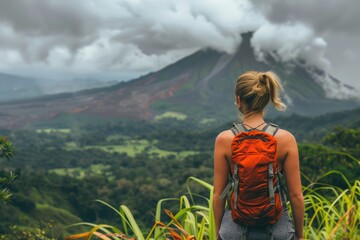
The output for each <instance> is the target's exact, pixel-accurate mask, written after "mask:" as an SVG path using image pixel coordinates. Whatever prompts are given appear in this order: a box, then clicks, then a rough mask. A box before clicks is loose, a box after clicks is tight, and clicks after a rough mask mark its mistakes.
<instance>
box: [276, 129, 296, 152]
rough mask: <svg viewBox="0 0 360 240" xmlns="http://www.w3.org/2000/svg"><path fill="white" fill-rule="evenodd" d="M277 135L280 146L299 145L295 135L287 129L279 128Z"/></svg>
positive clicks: (291, 146) (292, 146)
mask: <svg viewBox="0 0 360 240" xmlns="http://www.w3.org/2000/svg"><path fill="white" fill-rule="evenodd" d="M275 137H276V139H277V141H278V144H279V146H280V147H285V148H289V147H290V148H294V147H297V142H296V138H295V136H294V135H293V134H292V133H291V132H289V131H287V130H285V129H279V131H278V132H277V133H276V135H275Z"/></svg>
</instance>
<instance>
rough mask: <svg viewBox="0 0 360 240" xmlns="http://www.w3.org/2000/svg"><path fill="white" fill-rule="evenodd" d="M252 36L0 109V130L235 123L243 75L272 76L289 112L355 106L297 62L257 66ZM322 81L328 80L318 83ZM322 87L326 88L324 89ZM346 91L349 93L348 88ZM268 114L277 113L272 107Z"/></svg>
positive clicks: (314, 112)
mask: <svg viewBox="0 0 360 240" xmlns="http://www.w3.org/2000/svg"><path fill="white" fill-rule="evenodd" d="M251 36H252V35H251V33H249V34H244V35H243V42H242V44H241V45H240V46H239V48H238V50H237V51H236V53H235V54H231V55H229V54H225V53H220V52H217V51H214V50H211V49H207V50H201V51H198V52H196V53H194V54H192V55H190V56H188V57H185V58H183V59H181V60H180V61H178V62H176V63H174V64H171V65H169V66H167V67H165V68H164V69H162V70H160V71H158V72H154V73H149V74H147V75H145V76H142V77H140V78H138V79H135V80H132V81H129V82H123V83H120V84H117V85H114V86H111V87H104V88H98V89H93V90H87V91H81V92H76V93H68V94H58V95H52V96H48V97H43V98H38V99H33V100H31V101H18V102H11V103H5V104H2V105H0V127H2V128H18V127H24V126H31V125H32V124H33V123H41V122H43V121H50V122H51V121H54V122H59V121H60V122H61V121H62V120H63V118H64V116H65V117H67V118H68V117H70V118H71V117H74V116H77V117H79V116H82V117H83V118H82V119H86V118H96V119H104V118H105V119H114V118H127V119H151V118H153V117H154V116H156V115H157V114H161V113H163V112H166V111H175V112H180V113H183V114H186V115H188V116H192V117H195V118H197V119H199V120H201V119H209V118H212V119H216V120H219V121H221V122H223V121H229V119H230V120H231V119H235V118H236V114H237V113H236V109H235V107H234V104H233V102H234V97H233V87H234V84H235V80H236V78H237V77H238V75H239V74H241V73H242V72H244V71H247V70H259V71H268V70H273V71H275V72H276V73H277V74H278V75H279V76H280V78H281V79H282V81H283V84H284V87H285V92H286V95H285V96H284V98H285V99H286V100H287V103H288V105H289V108H288V113H294V112H295V113H298V114H302V115H318V114H322V113H327V112H332V111H339V110H345V109H352V108H355V107H358V106H359V100H355V99H351V98H350V99H346V97H342V99H331V98H329V97H328V96H327V91H325V90H324V89H325V88H326V87H329V86H332V85H331V84H328V82H326V81H331V83H332V84H333V85H334V84H335V86H336V84H338V85H339V84H341V83H340V82H338V80H336V79H334V78H332V77H331V78H327V79H325V74H324V73H323V72H322V71H320V70H318V69H316V68H313V69H309V68H308V67H305V66H304V65H303V64H302V63H301V61H299V63H295V62H294V63H290V64H283V63H280V62H277V61H276V60H275V59H274V58H272V57H271V56H268V58H267V59H266V62H264V61H258V60H257V59H256V57H255V55H254V52H253V49H252V47H251V44H250V39H251ZM322 79H325V80H326V81H321V80H322ZM323 84H326V85H323ZM348 90H349V91H350V92H351V91H352V89H351V88H349V89H348ZM268 112H269V115H273V116H274V114H275V111H273V110H272V109H271V108H270V109H269V111H268Z"/></svg>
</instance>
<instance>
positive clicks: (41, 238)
mask: <svg viewBox="0 0 360 240" xmlns="http://www.w3.org/2000/svg"><path fill="white" fill-rule="evenodd" d="M52 227H53V226H52V224H51V223H49V224H48V225H47V226H45V227H43V228H36V229H26V228H19V227H18V226H16V225H14V226H12V227H11V228H10V230H11V231H10V233H8V234H3V235H0V239H1V240H56V239H59V238H58V237H60V236H59V235H57V236H56V238H55V237H52V236H51V235H54V234H52ZM55 235H56V234H55Z"/></svg>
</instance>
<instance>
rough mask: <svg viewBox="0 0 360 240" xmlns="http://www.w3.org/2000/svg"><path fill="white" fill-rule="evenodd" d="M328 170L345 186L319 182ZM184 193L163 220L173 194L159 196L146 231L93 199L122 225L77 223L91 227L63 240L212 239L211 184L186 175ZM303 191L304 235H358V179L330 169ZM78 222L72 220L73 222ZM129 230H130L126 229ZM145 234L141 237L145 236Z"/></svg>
mask: <svg viewBox="0 0 360 240" xmlns="http://www.w3.org/2000/svg"><path fill="white" fill-rule="evenodd" d="M332 174H339V175H341V177H342V179H343V181H344V182H345V183H346V185H347V186H348V188H346V189H341V188H338V187H336V186H331V185H328V184H324V183H322V182H321V181H320V180H321V179H324V178H326V177H328V176H331V175H332ZM190 181H194V182H197V183H199V184H201V185H202V186H205V187H206V188H207V189H209V190H210V191H209V192H210V194H209V197H208V198H207V197H205V196H202V198H203V199H205V204H203V205H201V204H197V203H195V201H194V198H195V197H199V195H197V194H194V193H193V192H192V191H191V190H190V188H189V182H190ZM187 186H188V189H189V191H188V195H183V196H181V197H180V198H179V199H178V201H179V202H180V209H179V210H178V211H177V213H176V214H175V215H173V214H172V213H171V212H170V211H168V210H166V209H165V210H164V211H165V212H166V213H167V214H168V215H169V216H170V221H169V222H167V223H164V221H162V220H161V217H160V212H161V210H162V205H163V203H164V202H165V201H173V200H174V199H173V198H168V199H161V200H160V201H159V202H158V204H157V209H156V216H155V224H154V225H153V227H152V229H151V230H150V231H149V232H148V233H144V231H141V230H140V228H139V226H138V224H137V223H136V221H135V219H134V217H133V215H132V214H131V212H130V210H129V209H128V208H127V207H126V206H125V205H121V206H120V208H119V210H117V209H115V208H114V207H112V206H110V205H108V204H107V203H105V202H103V201H100V200H97V201H98V202H100V203H102V204H104V205H106V206H108V207H109V208H111V209H112V210H113V211H115V212H116V213H117V214H118V215H119V217H120V221H119V222H121V223H122V225H121V226H120V228H117V227H115V226H111V225H106V224H91V223H79V224H80V225H87V226H91V227H92V228H91V230H90V231H88V232H85V233H82V234H75V235H71V236H68V237H66V238H65V239H67V240H72V239H78V238H80V237H86V239H92V237H94V239H95V238H100V239H119V238H118V237H119V236H122V237H120V239H133V238H131V237H135V239H139V240H144V239H146V240H150V239H168V237H169V236H171V237H172V238H173V239H175V240H182V239H184V240H185V239H211V240H213V239H215V236H216V235H215V226H214V219H213V212H212V197H213V196H212V189H213V188H212V186H211V185H210V184H208V183H206V182H204V181H201V180H199V179H196V178H193V177H190V178H189V179H188V181H187ZM304 195H305V239H359V238H360V229H359V224H360V211H359V208H360V181H358V180H357V181H355V183H354V184H353V185H350V183H349V181H348V180H347V179H346V177H345V176H344V175H342V173H340V172H337V171H330V172H328V173H326V174H324V175H322V176H321V177H320V178H319V181H318V182H310V183H309V185H308V186H307V187H304ZM79 224H74V225H72V226H76V225H79ZM129 230H131V231H129ZM144 234H145V236H146V238H145V236H144Z"/></svg>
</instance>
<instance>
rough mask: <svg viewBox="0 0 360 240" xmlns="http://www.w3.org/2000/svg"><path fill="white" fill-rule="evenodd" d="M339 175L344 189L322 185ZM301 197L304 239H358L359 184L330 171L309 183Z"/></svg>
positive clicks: (359, 214)
mask: <svg viewBox="0 0 360 240" xmlns="http://www.w3.org/2000/svg"><path fill="white" fill-rule="evenodd" d="M333 174H335V175H340V176H341V178H342V179H343V181H344V183H345V184H346V186H347V188H345V189H342V188H339V187H336V186H332V185H329V184H326V183H323V182H322V181H321V180H322V179H324V178H326V177H329V176H331V175H333ZM304 195H305V212H306V218H305V238H306V239H360V229H359V225H360V211H359V209H360V181H359V180H356V181H355V182H354V184H353V185H351V184H350V183H349V181H348V180H347V178H346V177H345V176H344V175H343V174H342V173H340V172H337V171H330V172H328V173H326V174H324V175H322V176H320V177H319V180H318V181H317V182H313V183H310V184H309V185H308V186H307V187H306V188H305V189H304Z"/></svg>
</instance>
